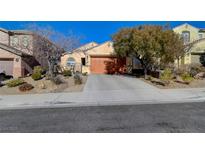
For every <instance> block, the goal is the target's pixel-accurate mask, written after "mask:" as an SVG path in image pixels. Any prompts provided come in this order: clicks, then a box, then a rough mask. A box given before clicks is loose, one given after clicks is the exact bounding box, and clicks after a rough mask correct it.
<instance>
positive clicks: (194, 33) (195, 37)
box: [173, 23, 205, 64]
mask: <svg viewBox="0 0 205 154" xmlns="http://www.w3.org/2000/svg"><path fill="white" fill-rule="evenodd" d="M173 30H174V32H176V33H178V34H179V35H181V37H182V38H183V40H184V44H190V43H192V44H193V46H192V47H191V49H190V50H189V51H188V52H187V53H186V54H185V56H184V57H183V58H182V59H181V61H180V64H193V63H197V64H201V62H200V58H201V56H203V55H204V54H205V29H203V28H197V27H194V26H192V25H190V24H187V23H185V24H182V25H180V26H177V27H175V28H174V29H173Z"/></svg>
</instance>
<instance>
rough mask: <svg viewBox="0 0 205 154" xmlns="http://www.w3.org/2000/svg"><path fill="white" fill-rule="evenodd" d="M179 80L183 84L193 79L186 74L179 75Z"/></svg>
mask: <svg viewBox="0 0 205 154" xmlns="http://www.w3.org/2000/svg"><path fill="white" fill-rule="evenodd" d="M181 78H182V80H183V81H184V82H187V83H190V82H191V81H192V80H193V79H194V78H193V77H192V76H191V75H190V74H189V73H187V72H185V73H183V74H182V75H181Z"/></svg>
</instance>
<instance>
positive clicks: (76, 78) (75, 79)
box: [74, 74, 82, 84]
mask: <svg viewBox="0 0 205 154" xmlns="http://www.w3.org/2000/svg"><path fill="white" fill-rule="evenodd" d="M74 82H75V84H82V78H81V76H80V75H79V74H75V75H74Z"/></svg>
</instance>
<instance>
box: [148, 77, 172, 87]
mask: <svg viewBox="0 0 205 154" xmlns="http://www.w3.org/2000/svg"><path fill="white" fill-rule="evenodd" d="M151 82H152V83H155V84H157V85H161V86H166V85H168V84H169V82H165V81H162V80H160V79H157V78H152V79H151Z"/></svg>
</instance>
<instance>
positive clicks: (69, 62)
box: [67, 57, 75, 66]
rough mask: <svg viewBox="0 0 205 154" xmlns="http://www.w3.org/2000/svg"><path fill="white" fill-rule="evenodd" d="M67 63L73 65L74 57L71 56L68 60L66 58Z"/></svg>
mask: <svg viewBox="0 0 205 154" xmlns="http://www.w3.org/2000/svg"><path fill="white" fill-rule="evenodd" d="M67 65H68V66H73V65H75V59H74V58H73V57H69V58H68V60H67Z"/></svg>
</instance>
